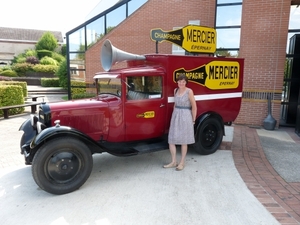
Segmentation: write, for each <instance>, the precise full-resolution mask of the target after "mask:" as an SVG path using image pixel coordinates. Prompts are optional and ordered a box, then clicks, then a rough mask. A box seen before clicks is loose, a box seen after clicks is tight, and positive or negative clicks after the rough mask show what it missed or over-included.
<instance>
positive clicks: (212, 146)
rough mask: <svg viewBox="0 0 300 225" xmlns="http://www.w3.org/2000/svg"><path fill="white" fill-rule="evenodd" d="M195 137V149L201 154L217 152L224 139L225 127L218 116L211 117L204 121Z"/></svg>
mask: <svg viewBox="0 0 300 225" xmlns="http://www.w3.org/2000/svg"><path fill="white" fill-rule="evenodd" d="M198 129H199V130H198V131H197V132H196V134H197V136H196V137H195V139H196V143H195V144H194V149H195V151H196V152H198V153H199V154H201V155H209V154H212V153H215V152H216V151H217V150H218V148H219V146H220V144H221V142H222V140H223V127H222V124H221V123H220V121H219V120H218V119H217V118H214V117H211V118H208V119H206V120H204V121H203V123H202V124H201V125H200V127H199V128H198Z"/></svg>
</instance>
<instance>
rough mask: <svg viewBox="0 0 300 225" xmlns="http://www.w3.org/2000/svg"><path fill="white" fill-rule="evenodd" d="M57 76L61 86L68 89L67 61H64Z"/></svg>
mask: <svg viewBox="0 0 300 225" xmlns="http://www.w3.org/2000/svg"><path fill="white" fill-rule="evenodd" d="M56 76H58V78H59V85H60V86H61V87H62V88H64V89H67V88H68V72H67V60H66V59H65V60H63V61H62V62H61V64H60V65H59V68H58V70H57V72H56Z"/></svg>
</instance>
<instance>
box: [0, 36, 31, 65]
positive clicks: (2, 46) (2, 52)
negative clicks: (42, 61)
mask: <svg viewBox="0 0 300 225" xmlns="http://www.w3.org/2000/svg"><path fill="white" fill-rule="evenodd" d="M35 45H36V42H28V43H24V42H11V41H0V62H6V63H7V64H10V62H11V60H13V58H14V56H17V55H19V54H21V53H23V52H24V51H25V50H26V49H34V48H35Z"/></svg>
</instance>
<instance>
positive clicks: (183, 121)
mask: <svg viewBox="0 0 300 225" xmlns="http://www.w3.org/2000/svg"><path fill="white" fill-rule="evenodd" d="M189 91H190V89H189V88H187V89H186V91H185V92H184V93H183V94H182V95H181V96H179V93H178V92H177V93H175V96H174V99H175V107H174V110H173V113H172V117H171V124H170V129H169V137H168V142H169V144H175V145H182V144H183V145H184V144H193V143H195V137H194V123H193V117H192V110H191V109H192V106H191V103H190V100H189Z"/></svg>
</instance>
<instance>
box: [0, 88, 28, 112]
mask: <svg viewBox="0 0 300 225" xmlns="http://www.w3.org/2000/svg"><path fill="white" fill-rule="evenodd" d="M0 96H1V98H0V107H1V106H9V105H19V104H23V103H24V96H23V92H22V87H21V86H18V85H0ZM22 112H24V107H22V108H16V109H10V110H9V114H10V115H15V114H18V113H22ZM0 116H3V111H2V110H0Z"/></svg>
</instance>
